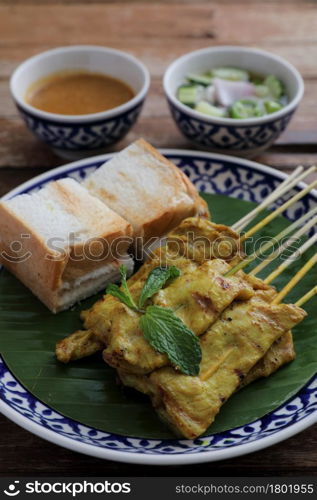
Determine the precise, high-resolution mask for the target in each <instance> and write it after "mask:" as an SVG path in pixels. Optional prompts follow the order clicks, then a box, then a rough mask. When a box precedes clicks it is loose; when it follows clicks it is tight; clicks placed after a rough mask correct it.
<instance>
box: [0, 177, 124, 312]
mask: <svg viewBox="0 0 317 500" xmlns="http://www.w3.org/2000/svg"><path fill="white" fill-rule="evenodd" d="M49 192H50V193H51V194H52V196H53V198H54V201H55V202H56V203H57V204H59V206H63V208H65V209H66V210H67V211H69V212H71V213H73V214H76V215H79V216H83V217H84V218H86V219H88V215H87V211H88V210H89V211H90V215H93V214H94V213H96V224H95V228H93V227H91V226H90V227H87V231H88V230H89V234H90V237H89V238H86V239H85V238H84V237H82V238H81V240H80V241H79V242H74V243H71V242H69V241H66V242H64V244H63V245H62V244H61V245H60V248H59V249H58V250H57V246H56V248H55V249H54V247H52V245H50V244H49V242H48V241H46V239H45V238H44V237H43V235H41V234H39V233H38V232H37V231H36V230H35V229H34V227H32V226H31V225H30V224H29V223H28V222H27V221H26V220H25V219H23V217H21V216H18V215H17V213H16V212H15V211H14V209H12V208H11V206H10V202H6V201H2V202H0V262H1V264H2V265H3V266H4V267H6V268H7V269H8V270H9V271H10V272H12V273H13V274H14V275H15V276H16V277H17V278H18V279H19V280H21V281H22V283H23V284H24V285H25V286H27V287H28V288H29V289H30V290H31V291H32V292H33V293H34V295H36V296H37V297H38V298H39V299H40V300H41V301H42V302H43V303H44V304H45V305H46V306H47V307H48V308H49V309H50V310H51V311H52V312H57V311H58V310H61V309H63V308H64V307H63V306H64V304H63V288H65V284H66V285H67V286H68V285H69V286H71V284H72V282H74V281H75V280H76V279H78V278H80V277H81V276H84V275H85V274H87V273H91V272H93V271H96V270H98V269H101V268H103V267H105V265H107V264H109V265H111V264H114V266H115V268H116V269H118V266H119V264H118V260H119V259H120V258H121V257H123V256H124V255H126V252H127V249H128V247H129V246H130V244H131V240H132V234H133V230H132V227H131V225H130V224H129V223H128V222H127V221H125V220H124V219H122V218H121V217H120V216H119V215H117V214H115V213H113V212H112V211H110V209H108V208H107V207H105V206H104V204H103V203H102V202H100V201H99V200H98V199H97V198H94V197H92V196H91V195H90V194H89V193H88V192H86V190H84V189H83V188H81V187H80V191H79V193H76V192H75V191H74V192H73V191H72V190H71V185H70V186H68V185H67V183H65V182H64V183H63V181H57V182H54V183H52V184H51V185H50V186H49ZM87 202H89V203H88V204H89V205H90V206H89V207H87ZM102 213H103V214H104V218H102V217H100V215H101V214H102ZM109 214H110V215H111V217H110V215H109ZM86 222H88V221H86ZM71 232H72V228H70V233H71ZM93 233H94V237H92V236H91V235H92V234H93ZM52 237H54V235H53V234H52ZM114 242H115V243H116V245H115V246H114ZM118 274H119V273H118ZM99 281H102V280H99ZM90 285H91V284H90ZM95 291H97V290H95ZM92 293H93V292H92ZM79 296H82V290H80V288H79V287H78V297H79ZM74 302H76V300H74Z"/></svg>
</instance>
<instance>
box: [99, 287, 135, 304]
mask: <svg viewBox="0 0 317 500" xmlns="http://www.w3.org/2000/svg"><path fill="white" fill-rule="evenodd" d="M106 293H108V294H109V295H113V297H116V298H117V299H119V300H120V301H121V302H123V303H124V304H125V305H126V306H128V307H130V308H131V309H136V306H135V304H134V302H133V300H132V302H131V298H130V297H129V296H128V295H126V294H125V293H124V292H123V291H122V290H120V287H119V286H118V285H113V284H111V285H108V286H107V289H106Z"/></svg>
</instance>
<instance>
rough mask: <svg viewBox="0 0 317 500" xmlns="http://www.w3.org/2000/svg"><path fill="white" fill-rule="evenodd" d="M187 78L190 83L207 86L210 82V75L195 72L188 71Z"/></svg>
mask: <svg viewBox="0 0 317 500" xmlns="http://www.w3.org/2000/svg"><path fill="white" fill-rule="evenodd" d="M187 80H188V81H189V82H191V83H197V84H199V85H204V86H205V87H207V85H210V84H211V82H212V76H210V75H207V74H201V75H198V74H196V73H189V75H187Z"/></svg>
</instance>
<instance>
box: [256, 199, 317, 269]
mask: <svg viewBox="0 0 317 500" xmlns="http://www.w3.org/2000/svg"><path fill="white" fill-rule="evenodd" d="M311 212H314V213H316V212H317V207H315V208H314V209H313V210H311ZM308 215H309V214H306V217H305V216H303V217H301V218H300V219H298V221H297V222H298V223H301V222H302V219H303V218H304V219H305V218H307V217H308ZM315 224H317V217H314V218H313V219H311V220H310V221H308V222H307V223H306V224H305V225H304V226H303V227H301V228H300V229H299V230H298V231H297V232H296V233H295V234H293V236H292V237H291V238H289V239H288V240H287V241H285V243H283V244H282V245H280V247H279V248H278V249H277V250H276V251H275V252H273V253H272V254H271V255H270V256H269V257H268V258H267V259H265V260H263V261H262V262H260V264H258V265H257V266H256V267H255V268H254V269H252V271H250V272H249V274H252V275H253V276H256V275H257V274H258V273H259V272H260V271H262V270H263V269H265V268H266V267H267V266H268V265H269V264H270V262H272V261H273V260H274V259H276V258H277V257H278V256H279V255H281V253H282V252H283V250H285V249H286V248H288V247H289V246H290V245H291V244H292V243H293V242H294V241H295V240H297V239H299V238H300V237H301V236H303V235H304V234H305V233H307V231H309V229H311V228H312V227H313V226H315Z"/></svg>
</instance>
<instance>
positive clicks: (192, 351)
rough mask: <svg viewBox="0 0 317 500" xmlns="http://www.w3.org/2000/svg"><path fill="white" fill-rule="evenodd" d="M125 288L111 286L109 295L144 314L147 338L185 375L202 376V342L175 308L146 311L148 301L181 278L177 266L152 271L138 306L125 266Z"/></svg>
mask: <svg viewBox="0 0 317 500" xmlns="http://www.w3.org/2000/svg"><path fill="white" fill-rule="evenodd" d="M120 273H121V288H120V287H118V286H117V285H109V286H108V287H107V290H106V293H109V294H110V295H113V296H114V297H116V298H117V299H119V300H120V301H121V302H123V303H124V304H125V305H126V306H127V307H129V308H130V309H132V310H134V311H137V312H140V313H142V316H141V318H140V328H141V330H142V332H143V334H144V338H145V339H146V340H147V341H148V342H149V344H150V345H151V346H152V347H153V348H154V349H156V350H157V351H158V352H160V353H165V354H167V356H168V358H169V360H170V361H171V363H172V364H173V365H174V366H176V367H177V368H178V369H179V370H180V371H181V372H182V373H184V374H185V375H192V376H195V375H198V374H199V364H200V361H201V348H200V343H199V339H198V338H197V337H196V335H195V334H194V333H193V332H192V330H190V329H189V328H188V327H187V326H186V325H185V323H183V321H182V320H181V319H180V318H179V317H178V316H176V314H175V313H174V311H173V310H172V309H169V308H167V307H161V306H156V305H149V306H147V307H146V309H145V310H144V309H143V307H144V304H145V302H146V301H147V300H148V299H149V298H151V297H152V296H153V295H154V294H155V293H157V292H158V291H159V290H161V288H162V287H163V286H164V285H165V283H166V282H167V281H168V280H170V279H175V278H177V277H178V276H180V274H181V272H180V270H179V269H178V268H177V267H176V266H170V267H156V268H154V269H152V271H151V272H150V274H149V276H148V277H147V280H146V282H145V284H144V286H143V289H142V292H141V295H140V298H139V303H138V305H137V304H136V303H135V301H134V299H133V297H132V295H131V293H130V290H129V287H128V284H127V280H126V278H127V271H126V268H125V266H120Z"/></svg>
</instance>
